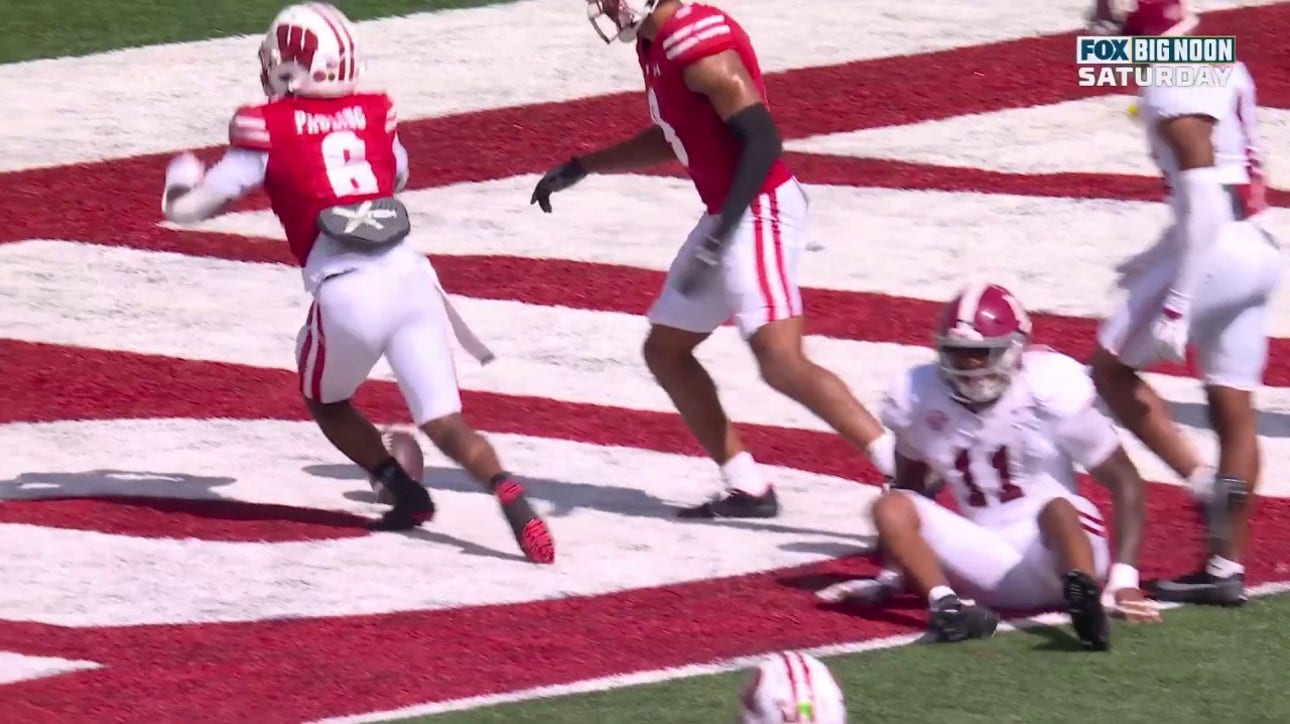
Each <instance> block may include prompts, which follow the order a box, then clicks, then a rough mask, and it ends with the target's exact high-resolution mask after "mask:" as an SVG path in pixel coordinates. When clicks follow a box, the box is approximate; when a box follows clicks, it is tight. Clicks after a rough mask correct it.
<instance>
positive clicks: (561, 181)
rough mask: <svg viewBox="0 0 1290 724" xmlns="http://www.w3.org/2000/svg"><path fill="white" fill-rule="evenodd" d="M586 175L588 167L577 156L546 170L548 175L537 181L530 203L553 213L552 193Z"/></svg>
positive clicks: (563, 188) (565, 187) (561, 189)
mask: <svg viewBox="0 0 1290 724" xmlns="http://www.w3.org/2000/svg"><path fill="white" fill-rule="evenodd" d="M586 176H587V169H586V167H584V166H583V165H582V161H579V160H578V158H577V157H576V156H575V157H573V158H571V159H569V160H568V161H566V162H564V163H562V164H560V165H559V166H556V167H555V168H553V169H551V170H550V171H547V172H546V175H545V176H543V177H542V179H541V180H540V181H538V182H537V186H534V187H533V198H531V199H529V204H530V205H532V204H537V205H538V206H539V207H540V208H541V209H542V210H543V211H545V212H546V213H548V214H549V213H551V194H553V193H555V192H557V191H563V190H565V189H567V188H569V187H570V186H572V185H574V184H576V183H578V182H579V181H581V180H582V179H584V178H586Z"/></svg>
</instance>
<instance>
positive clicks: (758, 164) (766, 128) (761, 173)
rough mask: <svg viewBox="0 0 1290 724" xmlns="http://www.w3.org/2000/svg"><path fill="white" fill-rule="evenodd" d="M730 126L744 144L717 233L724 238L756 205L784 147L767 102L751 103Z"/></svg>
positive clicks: (735, 116)
mask: <svg viewBox="0 0 1290 724" xmlns="http://www.w3.org/2000/svg"><path fill="white" fill-rule="evenodd" d="M726 126H728V127H729V128H730V131H731V132H732V133H734V134H735V138H737V139H739V142H740V143H741V144H743V148H742V149H741V150H740V152H739V161H738V162H737V163H736V164H735V177H734V179H733V180H732V181H731V182H730V191H729V193H727V194H726V201H725V203H724V204H722V205H721V221H720V223H719V224H718V225H717V229H716V231H715V232H714V234H713V235H714V236H716V237H717V238H718V239H721V240H722V241H724V240H726V239H729V238H730V233H731V232H732V231H734V229H735V226H737V225H738V224H739V220H740V219H741V218H743V215H744V212H746V211H748V206H749V205H750V204H752V201H753V199H754V198H756V197H757V192H758V191H760V190H761V187H762V184H763V183H765V182H766V175H767V174H769V173H770V169H771V167H772V166H774V165H775V160H776V159H778V158H779V154H780V153H781V152H782V151H783V150H784V144H783V142H781V141H780V138H779V129H778V128H776V126H775V119H773V118H771V117H770V111H769V110H768V109H767V108H766V106H765V105H764V104H761V103H758V104H757V105H754V106H749V107H747V108H745V109H743V110H742V111H739V112H738V113H736V114H735V115H733V116H731V117H730V120H728V121H726Z"/></svg>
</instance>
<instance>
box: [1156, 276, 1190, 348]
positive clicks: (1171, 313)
mask: <svg viewBox="0 0 1290 724" xmlns="http://www.w3.org/2000/svg"><path fill="white" fill-rule="evenodd" d="M1190 308H1191V300H1190V299H1188V298H1187V297H1184V296H1183V295H1181V294H1178V293H1177V292H1172V291H1171V292H1169V294H1167V295H1166V296H1165V301H1164V304H1163V305H1162V306H1161V307H1160V315H1159V316H1158V317H1156V321H1155V323H1154V324H1153V325H1152V327H1151V337H1152V338H1153V339H1154V340H1155V342H1156V357H1157V358H1159V359H1161V360H1164V361H1168V362H1182V361H1184V360H1186V359H1187V337H1188V335H1189V333H1190V328H1191V320H1190V319H1188V313H1189V312H1190V311H1191V309H1190Z"/></svg>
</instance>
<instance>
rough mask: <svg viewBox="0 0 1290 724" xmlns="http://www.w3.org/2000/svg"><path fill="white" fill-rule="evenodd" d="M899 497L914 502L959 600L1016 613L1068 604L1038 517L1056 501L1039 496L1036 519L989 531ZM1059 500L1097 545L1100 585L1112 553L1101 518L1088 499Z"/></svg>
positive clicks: (917, 499) (928, 503) (935, 506)
mask: <svg viewBox="0 0 1290 724" xmlns="http://www.w3.org/2000/svg"><path fill="white" fill-rule="evenodd" d="M900 492H901V493H902V494H904V495H908V496H909V497H910V499H911V500H912V501H913V502H914V507H915V508H916V509H917V511H918V518H919V521H920V524H921V529H920V532H921V533H922V536H923V539H924V540H926V541H927V544H928V545H929V546H930V547H931V549H932V551H933V552H935V553H936V558H937V560H939V561H940V563H941V567H942V568H943V569H944V571H945V577H946V578H947V579H949V582H950V587H951V588H953V589H954V591H955V592H956V593H958V594H959V596H960V597H962V598H970V599H973V600H975V601H976V602H977V603H981V604H984V605H986V606H989V607H991V608H1006V609H1015V610H1032V609H1044V608H1052V607H1054V606H1059V605H1061V604H1062V603H1063V602H1064V600H1065V599H1064V598H1063V593H1062V578H1063V576H1064V575H1065V573H1066V569H1065V567H1064V566H1063V564H1062V559H1061V556H1060V555H1059V554H1058V552H1057V551H1053V550H1049V549H1048V548H1047V546H1045V545H1044V539H1043V535H1042V533H1041V531H1040V529H1039V513H1040V512H1041V511H1042V510H1043V508H1044V506H1046V505H1047V504H1048V503H1049V502H1051V501H1052V500H1054V499H1055V498H1054V497H1047V498H1043V497H1036V498H1035V502H1034V514H1033V515H1028V516H1024V517H1022V518H1020V519H1017V520H1015V521H1014V522H1012V523H1008V524H1006V525H1003V526H1000V527H998V528H987V527H985V526H982V525H980V524H978V523H975V522H973V521H971V520H968V519H967V518H964V517H963V516H961V515H959V514H958V513H955V512H954V511H952V510H950V509H948V508H946V507H944V506H942V505H940V504H939V503H937V502H936V501H934V500H931V499H930V498H926V497H923V496H922V495H919V494H918V493H915V492H913V491H900ZM1060 497H1065V498H1066V499H1067V500H1069V501H1070V502H1071V504H1072V505H1074V506H1075V510H1076V511H1078V512H1079V519H1080V523H1081V525H1083V527H1084V530H1085V532H1086V533H1087V534H1088V538H1089V542H1090V543H1091V544H1092V545H1093V562H1094V567H1095V568H1096V570H1095V571H1094V573H1095V574H1096V577H1097V578H1098V579H1099V580H1103V579H1105V578H1106V573H1107V570H1108V568H1109V567H1110V551H1109V548H1108V546H1107V541H1106V529H1105V526H1104V525H1103V523H1102V515H1101V514H1100V513H1099V512H1098V510H1097V506H1095V505H1093V503H1092V502H1090V501H1089V500H1087V499H1086V498H1083V497H1080V496H1078V495H1073V494H1066V495H1062V496H1060ZM1014 504H1015V503H1014Z"/></svg>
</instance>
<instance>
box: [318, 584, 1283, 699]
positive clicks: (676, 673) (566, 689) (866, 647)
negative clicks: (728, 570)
mask: <svg viewBox="0 0 1290 724" xmlns="http://www.w3.org/2000/svg"><path fill="white" fill-rule="evenodd" d="M1287 591H1290V582H1278V583H1265V584H1263V585H1261V586H1255V587H1253V588H1250V589H1249V590H1248V591H1247V594H1248V595H1249V596H1250V597H1251V598H1261V597H1264V596H1275V595H1279V594H1282V593H1286V592H1287ZM1175 608H1178V604H1170V603H1164V604H1160V609H1161V610H1162V611H1168V610H1172V609H1175ZM1069 620H1070V619H1069V617H1068V616H1066V614H1061V613H1045V614H1041V615H1038V616H1031V617H1028V618H1020V619H1013V620H1011V621H1007V622H1004V623H1001V624H999V629H998V630H999V631H1000V632H1010V631H1017V630H1020V629H1028V628H1036V627H1041V626H1063V625H1066V624H1067V623H1068V622H1069ZM922 638H923V635H922V634H901V635H899V636H888V637H885V638H879V639H867V640H865V641H857V642H850V643H841V644H832V645H829V646H818V647H815V648H811V649H803V650H802V652H803V653H806V654H810V655H811V656H814V657H816V658H825V657H830V656H845V655H849V654H858V653H863V652H866V651H880V650H883V649H893V648H896V647H897V646H906V645H908V644H912V643H917V642H919V641H920V639H922ZM769 653H770V652H767V653H762V654H755V655H753V656H740V657H738V658H733V659H726V660H724V661H718V662H715V663H711V664H697V665H693V666H678V667H675V668H670V669H655V670H653V671H640V672H635V673H632V674H623V675H620V676H608V677H604V678H599V679H586V680H583V681H576V682H573V683H569V684H559V685H556V686H543V687H537V688H533V689H523V690H521V691H511V692H507V693H505V694H489V695H487V696H475V697H470V698H468V699H454V700H452V701H444V702H436V703H434V704H421V705H417V706H408V707H403V708H401V709H392V710H389V711H381V712H372V713H370V714H355V715H353V716H342V717H334V718H331V719H320V720H318V721H316V722H311V723H310V724H362V723H364V722H380V721H388V720H391V719H403V718H407V717H416V716H431V715H434V714H442V713H444V712H449V711H465V710H468V709H481V708H484V707H489V706H497V705H499V704H511V703H515V702H520V701H531V700H533V699H548V698H552V697H558V696H573V695H576V694H587V693H591V692H596V691H607V690H610V689H622V688H626V687H629V686H639V685H641V684H657V683H661V682H664V681H675V680H677V679H688V678H692V677H696V676H711V675H714V674H724V673H727V672H731V671H739V670H740V669H746V668H749V667H752V666H756V665H757V664H759V663H761V661H762V659H764V658H765V657H766V656H767V655H768V654H769ZM824 663H825V664H826V665H827V664H828V663H829V662H828V661H825V662H824ZM737 694H738V692H737V691H734V692H731V694H730V696H731V698H732V699H733V698H734V697H735V696H737Z"/></svg>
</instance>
